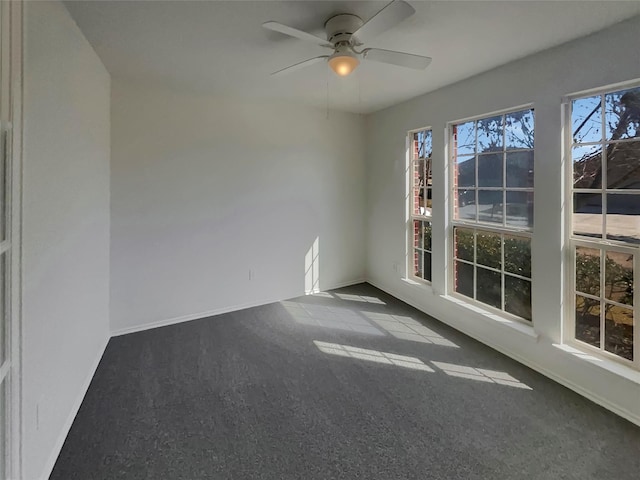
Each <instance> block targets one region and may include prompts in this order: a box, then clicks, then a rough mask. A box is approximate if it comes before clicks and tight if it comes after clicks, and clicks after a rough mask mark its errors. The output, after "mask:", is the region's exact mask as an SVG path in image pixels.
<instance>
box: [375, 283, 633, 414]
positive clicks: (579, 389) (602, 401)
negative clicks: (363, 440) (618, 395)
mask: <svg viewBox="0 0 640 480" xmlns="http://www.w3.org/2000/svg"><path fill="white" fill-rule="evenodd" d="M366 282H367V283H369V284H370V285H373V286H374V287H376V288H379V289H380V290H382V291H383V292H385V293H387V294H389V295H391V296H393V297H395V298H397V299H399V300H401V301H403V302H405V303H407V304H408V305H411V306H412V307H414V308H416V309H417V310H420V311H421V312H423V313H425V314H427V315H432V314H431V313H430V312H427V311H425V309H424V308H423V307H421V306H420V305H417V304H416V303H415V302H413V301H412V300H411V299H410V298H408V297H407V296H406V295H404V294H403V293H402V292H399V291H397V290H396V289H394V288H390V287H388V286H383V285H382V284H381V283H380V282H377V281H375V280H373V279H367V280H366ZM434 318H435V319H436V320H438V321H439V322H442V323H444V324H445V325H448V326H450V327H452V328H454V329H456V330H458V331H459V332H462V333H464V334H465V335H467V336H469V337H471V338H473V339H474V340H477V341H479V342H481V343H484V344H485V345H487V346H488V347H490V348H493V349H494V350H496V351H498V352H500V353H502V354H503V355H506V356H507V357H510V358H512V359H514V360H515V361H517V362H519V363H521V364H523V365H525V366H527V367H529V368H531V369H532V370H535V371H536V372H538V373H540V374H542V375H544V376H545V377H547V378H550V379H551V380H553V381H555V382H557V383H559V384H560V385H562V386H564V387H567V388H568V389H570V390H573V391H574V392H576V393H578V394H579V395H581V396H583V397H585V398H587V399H589V400H591V401H592V402H594V403H596V404H598V405H600V406H601V407H603V408H606V409H607V410H609V411H611V412H613V413H615V414H616V415H619V416H620V417H622V418H625V419H626V420H629V421H630V422H631V423H634V424H636V425H638V426H640V416H638V415H636V414H634V413H633V412H630V411H629V410H627V409H626V408H623V407H621V406H620V405H617V404H616V403H613V402H611V401H610V400H608V399H606V398H603V397H601V396H600V395H598V394H596V393H594V392H592V391H591V390H588V389H586V388H584V387H583V386H581V385H578V384H576V383H574V382H573V381H571V380H569V379H567V378H565V377H563V376H561V375H558V374H557V373H555V372H553V371H550V370H549V369H547V368H545V367H542V366H541V365H539V364H538V363H536V362H534V361H532V360H531V359H529V358H524V357H522V356H520V355H519V354H518V353H516V352H513V351H511V350H509V349H506V348H504V347H503V346H502V345H497V344H496V343H495V342H492V341H490V340H488V339H486V338H482V337H479V336H478V335H474V334H473V333H472V332H468V331H466V330H465V329H464V328H461V327H460V326H459V325H456V324H454V323H452V322H449V321H446V320H442V319H440V318H436V317H434Z"/></svg>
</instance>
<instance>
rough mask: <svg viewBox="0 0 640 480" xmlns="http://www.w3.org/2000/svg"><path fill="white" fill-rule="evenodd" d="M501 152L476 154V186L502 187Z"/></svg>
mask: <svg viewBox="0 0 640 480" xmlns="http://www.w3.org/2000/svg"><path fill="white" fill-rule="evenodd" d="M502 164H503V162H502V153H499V154H496V153H490V154H485V155H478V186H479V187H502Z"/></svg>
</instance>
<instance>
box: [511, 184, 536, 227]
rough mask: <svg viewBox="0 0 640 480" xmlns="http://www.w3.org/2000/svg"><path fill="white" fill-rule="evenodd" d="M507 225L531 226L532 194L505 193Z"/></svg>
mask: <svg viewBox="0 0 640 480" xmlns="http://www.w3.org/2000/svg"><path fill="white" fill-rule="evenodd" d="M506 223H507V225H513V226H517V227H528V228H531V227H532V226H533V192H510V191H507V221H506Z"/></svg>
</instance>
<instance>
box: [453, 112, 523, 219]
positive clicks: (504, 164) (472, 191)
mask: <svg viewBox="0 0 640 480" xmlns="http://www.w3.org/2000/svg"><path fill="white" fill-rule="evenodd" d="M533 124H534V115H533V109H531V108H530V109H526V110H520V111H517V112H509V113H506V114H501V115H496V116H492V117H488V118H482V119H479V120H474V121H470V122H465V123H461V124H456V125H453V142H452V144H453V145H454V148H453V152H452V153H453V178H454V185H453V190H454V204H455V208H454V212H453V219H454V220H459V221H466V222H473V223H487V224H492V225H500V226H503V227H506V228H509V227H512V228H517V229H529V230H530V229H531V228H532V227H533V132H534V125H533Z"/></svg>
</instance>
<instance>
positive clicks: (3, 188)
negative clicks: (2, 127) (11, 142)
mask: <svg viewBox="0 0 640 480" xmlns="http://www.w3.org/2000/svg"><path fill="white" fill-rule="evenodd" d="M2 140H3V137H2V136H1V135H0V242H2V241H4V240H5V236H6V232H7V229H6V221H7V208H8V202H7V199H8V198H7V196H8V193H9V192H8V191H7V173H8V172H7V171H6V170H7V164H6V163H5V162H3V161H2V160H1V159H4V158H5V157H6V155H5V153H4V148H5V147H6V145H4V142H3V141H2Z"/></svg>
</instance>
